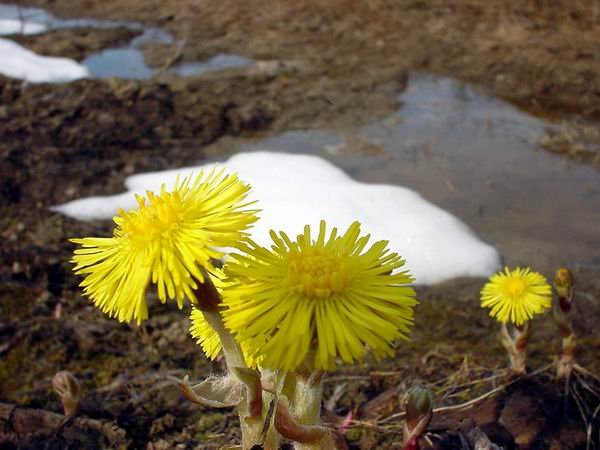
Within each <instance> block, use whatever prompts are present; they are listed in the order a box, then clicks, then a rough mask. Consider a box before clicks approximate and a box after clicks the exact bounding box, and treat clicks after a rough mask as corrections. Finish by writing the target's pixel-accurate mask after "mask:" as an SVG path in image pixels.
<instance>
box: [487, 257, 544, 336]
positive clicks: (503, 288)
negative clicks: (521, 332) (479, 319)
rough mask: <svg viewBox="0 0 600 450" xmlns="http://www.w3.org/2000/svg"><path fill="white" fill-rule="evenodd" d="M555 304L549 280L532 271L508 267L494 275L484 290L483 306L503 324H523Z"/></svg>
mask: <svg viewBox="0 0 600 450" xmlns="http://www.w3.org/2000/svg"><path fill="white" fill-rule="evenodd" d="M551 304H552V289H551V288H550V285H549V284H548V283H547V282H546V279H545V278H544V277H543V276H542V275H540V274H539V273H537V272H533V271H532V270H531V269H529V268H525V269H521V268H516V269H515V270H513V271H511V270H509V269H508V267H505V268H504V273H503V272H498V273H497V274H495V275H493V276H492V277H491V278H490V280H489V281H488V282H487V283H486V285H485V286H484V287H483V289H482V290H481V306H482V307H484V308H485V307H491V308H492V310H491V311H490V316H491V317H495V318H496V319H498V320H499V321H500V322H502V323H507V322H511V323H514V324H515V325H522V324H523V323H525V322H527V321H528V320H529V319H531V318H532V317H533V316H534V315H535V314H541V313H543V312H544V310H545V309H546V308H549V307H550V305H551Z"/></svg>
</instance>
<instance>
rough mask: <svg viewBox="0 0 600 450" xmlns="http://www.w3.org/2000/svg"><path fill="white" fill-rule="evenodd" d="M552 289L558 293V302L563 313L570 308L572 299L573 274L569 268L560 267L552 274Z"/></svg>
mask: <svg viewBox="0 0 600 450" xmlns="http://www.w3.org/2000/svg"><path fill="white" fill-rule="evenodd" d="M554 289H556V293H557V294H558V303H559V306H560V309H561V310H562V312H564V313H568V312H569V311H570V310H571V301H572V300H573V274H572V273H571V271H570V270H569V269H566V268H564V267H561V268H560V269H558V270H557V271H556V274H555V275H554Z"/></svg>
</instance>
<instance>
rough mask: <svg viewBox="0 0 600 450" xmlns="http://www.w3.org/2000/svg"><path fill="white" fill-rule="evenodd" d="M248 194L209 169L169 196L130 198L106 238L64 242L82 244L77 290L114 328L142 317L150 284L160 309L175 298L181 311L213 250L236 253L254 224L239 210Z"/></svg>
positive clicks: (219, 254) (209, 266)
mask: <svg viewBox="0 0 600 450" xmlns="http://www.w3.org/2000/svg"><path fill="white" fill-rule="evenodd" d="M249 189H250V187H249V186H248V185H247V184H244V183H243V182H242V181H240V180H239V179H238V177H237V176H236V175H224V174H223V171H222V170H221V171H219V172H217V171H216V168H215V169H213V170H212V171H211V172H210V173H208V175H207V176H206V177H205V176H204V171H202V172H200V174H198V176H197V177H196V178H195V179H193V180H192V178H186V179H184V180H183V181H180V180H179V179H178V180H177V181H176V182H175V188H174V190H173V191H172V192H167V190H166V188H165V186H164V185H163V187H162V188H161V191H160V195H155V194H154V193H153V192H148V193H147V198H144V197H140V196H136V198H137V201H138V204H139V208H137V209H132V210H130V211H123V210H119V213H118V216H116V217H115V218H114V222H115V223H116V227H115V230H114V233H113V237H111V238H89V237H88V238H83V239H71V241H72V242H74V243H76V244H79V245H81V248H79V249H77V250H75V255H74V257H73V259H72V262H73V263H75V268H74V269H73V270H74V271H75V273H76V274H78V275H84V276H85V279H84V280H83V282H82V283H81V284H80V286H82V287H83V288H84V294H85V295H88V296H89V297H90V298H91V299H92V300H93V301H94V303H95V304H96V306H97V307H98V308H100V309H101V310H102V311H104V312H105V313H108V314H109V315H110V316H111V317H117V318H118V319H119V320H120V321H122V322H125V321H127V322H128V321H131V320H132V319H136V320H137V322H138V323H140V322H141V321H142V320H144V319H146V318H147V317H148V307H147V305H146V295H145V294H146V290H147V288H148V285H149V284H150V282H152V283H154V284H156V285H157V290H158V297H159V299H160V300H161V301H162V302H165V301H166V299H167V297H168V298H171V299H173V298H176V299H177V304H178V305H179V307H180V308H181V307H182V306H183V299H184V298H185V297H187V298H188V299H189V300H190V301H192V302H196V297H195V295H194V291H193V290H194V289H195V288H196V287H197V284H196V282H197V281H200V282H202V281H203V280H204V274H203V270H207V271H209V272H210V271H213V270H214V267H213V264H212V261H211V260H212V259H218V258H221V257H222V256H223V253H222V252H221V251H219V250H217V248H218V247H237V246H238V245H239V244H240V241H241V240H242V239H244V238H245V237H246V236H247V233H245V232H244V230H246V229H247V228H248V227H249V226H250V225H251V224H252V223H253V222H254V221H255V220H256V215H255V213H256V211H255V210H248V209H244V208H246V207H247V206H248V205H249V204H250V203H247V202H246V203H244V199H245V198H246V196H247V194H248V191H249Z"/></svg>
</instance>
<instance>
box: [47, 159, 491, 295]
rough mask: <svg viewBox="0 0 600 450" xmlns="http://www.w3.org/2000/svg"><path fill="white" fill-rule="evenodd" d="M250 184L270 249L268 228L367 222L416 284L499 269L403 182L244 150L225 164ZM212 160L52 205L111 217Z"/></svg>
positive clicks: (259, 231) (260, 238) (487, 249)
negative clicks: (117, 190)
mask: <svg viewBox="0 0 600 450" xmlns="http://www.w3.org/2000/svg"><path fill="white" fill-rule="evenodd" d="M223 165H224V166H225V167H226V170H227V171H228V172H237V173H238V174H239V176H240V178H241V179H242V180H244V181H246V182H248V183H250V184H251V185H252V197H253V198H254V199H257V200H258V201H259V202H258V205H257V207H259V208H260V209H261V210H262V211H261V213H260V220H259V221H258V222H257V223H256V225H255V226H254V228H253V229H252V238H253V239H254V240H256V241H257V242H258V243H260V244H262V245H265V246H270V244H271V240H270V237H269V230H271V229H274V230H283V231H285V232H286V233H287V234H288V235H289V236H296V234H299V233H301V232H302V230H303V227H304V225H305V224H309V225H310V226H311V229H313V227H315V228H314V229H318V225H319V221H320V220H321V219H325V220H326V221H327V223H328V225H329V226H330V227H333V226H336V227H337V228H338V230H339V231H340V232H342V231H344V230H345V229H346V228H347V227H348V226H349V225H350V224H351V223H352V222H354V221H355V220H358V221H360V222H361V223H362V231H363V233H370V234H371V236H372V241H371V242H375V241H376V240H380V239H386V240H389V242H390V248H391V249H392V250H393V251H395V252H398V253H399V254H400V255H402V257H403V258H405V259H406V265H407V267H408V268H409V269H410V271H411V273H412V274H413V275H414V276H415V278H416V283H417V284H433V283H438V282H441V281H444V280H447V279H451V278H454V277H459V276H489V275H490V274H492V273H493V272H495V271H497V270H498V268H499V267H500V258H499V255H498V253H497V252H496V250H495V249H494V248H493V247H492V246H490V245H488V244H485V243H483V242H481V241H480V240H479V239H477V237H476V236H475V235H474V234H473V232H472V231H471V230H470V229H469V228H468V227H467V226H466V225H465V224H463V223H462V222H461V221H460V220H458V219H457V218H456V217H454V216H453V215H451V214H450V213H448V212H446V211H444V210H443V209H441V208H438V207H437V206H434V205H432V204H431V203H429V202H428V201H427V200H425V199H424V198H423V197H421V196H420V195H419V194H418V193H416V192H414V191H412V190H410V189H407V188H404V187H400V186H391V185H382V184H365V183H360V182H357V181H355V180H352V179H351V178H350V177H349V176H348V175H346V174H345V173H344V172H343V171H342V170H340V169H339V168H337V167H335V166H334V165H332V164H331V163H329V162H327V161H325V160H323V159H321V158H318V157H316V156H308V155H289V154H283V153H271V152H256V153H241V154H238V155H235V156H233V157H231V158H230V159H229V160H228V161H226V162H225V163H224V164H223ZM213 166H214V164H206V165H203V166H198V167H185V168H181V169H178V170H169V171H163V172H154V173H145V174H140V175H134V176H131V177H129V178H127V180H126V181H125V185H126V186H127V188H128V189H129V191H128V192H125V193H123V194H119V195H114V196H108V197H89V198H84V199H79V200H75V201H72V202H69V203H65V204H63V205H59V206H56V207H54V208H53V210H54V211H57V212H60V213H62V214H65V215H67V216H70V217H74V218H77V219H80V220H92V219H106V218H110V217H112V216H113V215H114V214H115V213H116V212H117V210H118V208H123V209H129V208H132V207H135V206H136V201H135V198H134V193H139V194H144V193H145V191H146V190H153V191H157V190H159V189H160V187H161V185H162V184H163V183H164V184H166V185H167V187H168V188H172V186H173V185H174V182H175V178H176V177H177V175H180V176H182V177H185V176H187V175H190V174H192V173H198V172H199V170H201V169H210V168H212V167H213Z"/></svg>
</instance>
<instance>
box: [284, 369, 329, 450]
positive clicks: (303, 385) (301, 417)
mask: <svg viewBox="0 0 600 450" xmlns="http://www.w3.org/2000/svg"><path fill="white" fill-rule="evenodd" d="M323 375H324V373H323V372H322V371H320V370H317V371H315V372H313V373H312V374H311V375H310V377H308V379H307V378H306V377H302V376H298V377H297V382H296V390H295V395H294V402H293V414H294V417H295V418H296V420H297V421H298V422H299V423H300V424H302V425H307V426H319V425H320V424H321V401H322V398H323ZM323 444H324V443H322V442H316V443H310V444H307V443H300V442H295V443H294V449H296V450H319V449H321V448H322V447H323ZM332 448H335V447H332Z"/></svg>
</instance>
